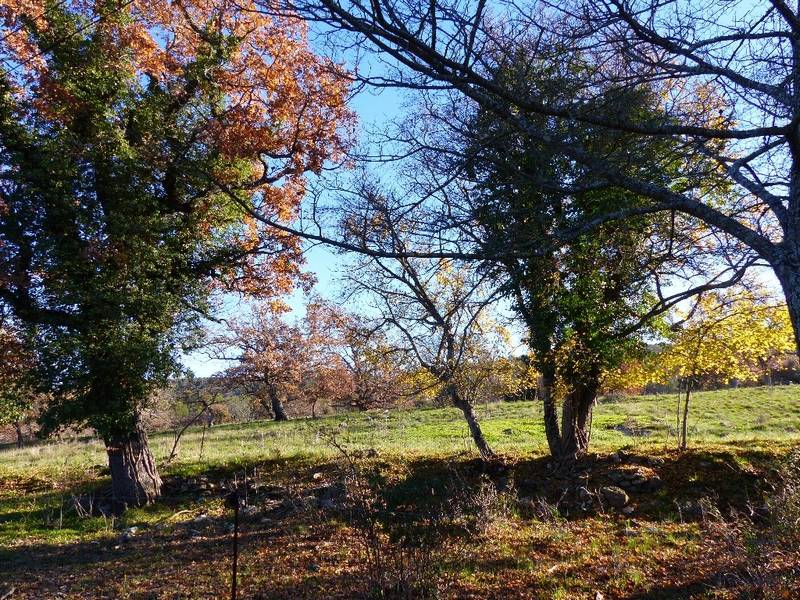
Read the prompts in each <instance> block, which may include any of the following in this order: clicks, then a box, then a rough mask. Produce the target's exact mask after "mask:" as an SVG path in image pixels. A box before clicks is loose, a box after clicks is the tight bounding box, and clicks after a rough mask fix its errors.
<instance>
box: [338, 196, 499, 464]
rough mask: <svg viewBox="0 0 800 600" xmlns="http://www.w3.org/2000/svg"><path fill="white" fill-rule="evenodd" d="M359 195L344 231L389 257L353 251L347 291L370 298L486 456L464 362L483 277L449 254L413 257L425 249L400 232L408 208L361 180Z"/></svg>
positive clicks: (406, 226) (469, 355)
mask: <svg viewBox="0 0 800 600" xmlns="http://www.w3.org/2000/svg"><path fill="white" fill-rule="evenodd" d="M359 200H360V203H358V204H356V205H351V206H350V211H349V212H348V215H347V216H346V217H345V222H344V225H343V227H344V229H345V236H346V237H347V238H348V239H352V240H354V243H359V244H361V245H364V246H367V245H368V246H370V247H377V248H382V249H383V250H386V251H388V253H390V254H394V255H395V256H396V257H395V258H383V257H380V256H367V255H364V254H361V255H360V256H359V258H358V259H357V263H356V265H355V267H354V268H353V269H351V270H350V275H349V277H348V281H349V288H350V290H351V292H352V294H354V295H361V296H364V297H367V298H369V299H371V304H370V310H369V311H368V312H369V313H372V314H374V315H375V321H376V323H377V326H379V327H382V328H385V329H387V330H389V331H390V332H391V333H392V334H394V335H395V336H396V339H397V340H398V345H397V347H398V349H400V348H402V349H404V350H405V352H407V353H408V355H409V356H410V357H411V359H412V361H413V364H415V365H417V366H418V367H419V368H422V369H423V370H424V371H425V372H426V373H427V374H428V375H429V376H430V377H431V378H432V380H433V384H434V385H435V386H437V387H439V388H440V389H441V393H442V395H443V396H444V397H446V398H447V399H448V401H449V403H451V404H452V405H453V406H455V407H456V408H458V409H459V410H461V412H462V413H463V415H464V419H465V420H466V422H467V425H468V427H469V431H470V435H471V436H472V439H473V440H474V442H475V445H476V446H477V448H478V450H479V452H480V454H481V456H482V457H483V458H490V457H492V456H493V455H494V454H493V452H492V450H491V448H490V447H489V445H488V443H487V442H486V439H485V437H484V435H483V432H482V431H481V428H480V425H479V423H478V419H477V417H476V415H475V411H474V408H473V404H472V402H471V401H470V389H468V388H469V385H468V383H469V382H470V376H469V365H470V362H471V360H472V359H473V358H474V356H475V350H476V348H477V347H478V346H479V345H480V344H481V339H480V337H481V335H482V331H481V328H480V318H481V317H482V315H483V314H484V313H485V311H486V310H487V307H488V306H489V305H490V303H491V302H492V300H493V299H494V296H493V295H492V294H491V293H487V291H486V287H485V286H484V283H485V282H486V279H485V276H481V275H480V274H477V273H475V272H474V270H469V269H467V268H466V266H465V265H464V264H463V263H459V262H457V261H450V260H447V259H441V258H432V259H429V258H416V257H414V256H413V254H414V252H415V251H416V250H419V251H420V252H419V253H420V254H425V252H426V251H427V250H428V249H426V248H419V247H416V246H415V245H413V244H414V242H413V241H411V238H410V236H409V235H407V232H410V231H412V230H413V223H414V220H415V218H416V215H415V212H414V210H410V209H408V207H404V206H403V205H402V204H401V203H398V202H397V201H396V199H393V198H392V197H391V195H387V194H386V193H381V192H379V191H377V190H375V189H373V188H371V187H369V186H365V187H363V188H362V189H361V194H360V197H359ZM356 240H359V241H356Z"/></svg>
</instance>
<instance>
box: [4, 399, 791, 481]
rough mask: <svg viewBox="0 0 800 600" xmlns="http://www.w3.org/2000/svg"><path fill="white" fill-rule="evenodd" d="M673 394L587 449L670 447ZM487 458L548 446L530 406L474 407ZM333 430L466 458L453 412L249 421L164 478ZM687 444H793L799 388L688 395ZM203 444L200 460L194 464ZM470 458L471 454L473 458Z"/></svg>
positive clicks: (78, 449) (38, 462) (188, 439)
mask: <svg viewBox="0 0 800 600" xmlns="http://www.w3.org/2000/svg"><path fill="white" fill-rule="evenodd" d="M677 401H678V397H677V395H669V396H666V395H652V396H633V397H625V398H623V399H621V400H617V401H612V402H609V401H601V402H600V404H599V406H598V407H597V409H596V410H595V413H594V420H593V427H592V446H593V448H594V449H595V450H597V451H609V450H611V449H615V448H619V447H623V446H630V447H634V448H639V447H641V448H642V450H643V451H646V449H647V448H648V447H657V448H664V447H673V446H674V445H675V443H676V442H675V419H676V407H677ZM476 412H477V414H478V417H479V419H480V423H481V427H482V428H483V430H484V432H485V434H486V437H487V439H488V441H489V443H490V445H491V446H492V448H493V449H495V450H496V451H499V452H504V453H512V454H519V453H534V454H539V453H544V452H546V450H547V445H546V441H545V437H544V426H543V424H542V411H541V405H540V404H539V403H538V402H515V403H498V404H488V405H481V406H478V407H476ZM321 430H323V431H325V430H331V431H336V432H337V435H338V436H339V437H340V438H342V439H343V440H346V441H347V442H348V444H349V445H351V446H353V447H357V448H359V447H360V448H375V449H380V450H382V451H384V452H388V453H399V454H402V455H408V454H412V455H426V454H431V453H434V454H439V455H442V454H453V453H460V452H474V448H473V444H472V441H471V439H470V437H469V432H468V431H467V427H466V425H465V423H464V421H463V418H462V417H461V413H460V412H459V411H458V410H456V409H453V408H437V409H418V410H403V411H370V412H353V413H347V414H342V415H338V416H334V417H326V418H320V419H316V420H310V419H300V420H294V421H290V422H288V423H273V422H269V421H257V422H252V423H246V424H233V425H220V426H215V427H214V428H212V429H210V430H208V431H207V432H205V433H203V431H202V430H201V429H199V428H196V429H194V430H189V431H187V432H186V433H185V434H184V436H183V437H182V438H181V442H180V449H179V450H180V452H179V455H178V459H177V460H176V461H174V463H173V464H172V465H171V466H170V468H169V469H167V471H168V472H177V471H183V470H186V469H203V468H206V467H209V466H224V465H235V464H237V463H241V464H245V463H248V462H250V461H253V460H258V459H261V458H277V457H283V458H287V457H294V456H310V457H313V456H319V457H324V456H331V455H332V454H333V452H334V450H333V449H332V448H331V446H330V444H328V443H327V442H326V441H325V439H323V438H322V437H321V436H320V431H321ZM689 437H690V444H694V445H703V444H707V443H733V442H736V443H738V442H742V441H747V440H753V441H766V440H771V441H792V440H800V386H775V387H758V388H740V389H731V390H718V391H710V392H699V393H696V394H695V395H693V397H692V401H691V406H690V417H689ZM173 439H174V438H173V433H172V432H161V433H156V434H151V436H150V441H151V445H152V446H153V450H154V453H155V454H156V458H157V459H159V460H163V459H165V458H166V457H167V456H168V455H169V452H170V450H171V449H172V443H173ZM201 441H202V444H203V454H202V459H201V455H200V446H201ZM476 455H477V453H476ZM105 462H106V456H105V452H104V450H103V446H102V444H101V443H100V442H99V441H97V440H84V441H71V442H60V443H58V442H47V443H41V444H37V445H34V446H31V447H28V448H24V449H22V450H16V449H14V448H11V447H7V448H6V449H4V450H0V475H1V474H13V473H28V474H30V473H31V472H40V473H47V474H50V475H56V474H58V473H60V472H62V471H64V470H66V471H72V470H80V469H84V468H91V467H94V466H97V465H105Z"/></svg>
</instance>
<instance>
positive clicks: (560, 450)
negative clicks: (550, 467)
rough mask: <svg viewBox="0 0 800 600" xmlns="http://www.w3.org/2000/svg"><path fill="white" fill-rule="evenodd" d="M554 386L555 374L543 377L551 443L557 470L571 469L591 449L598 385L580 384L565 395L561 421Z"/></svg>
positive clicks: (545, 414) (543, 402)
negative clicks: (591, 428)
mask: <svg viewBox="0 0 800 600" xmlns="http://www.w3.org/2000/svg"><path fill="white" fill-rule="evenodd" d="M553 385H554V381H553V377H552V376H542V380H541V383H540V388H541V391H542V405H543V408H544V429H545V434H546V436H547V445H548V447H549V448H550V455H551V456H552V457H553V460H554V463H555V466H556V469H557V470H569V469H571V468H572V467H573V466H574V464H575V462H576V461H577V460H578V458H579V457H581V456H583V455H584V454H586V452H587V451H588V449H589V423H590V418H591V414H592V408H593V406H594V402H595V399H596V397H597V386H596V385H594V384H578V385H576V386H575V387H574V388H573V389H572V390H571V391H570V393H569V394H568V395H567V397H566V398H564V402H563V404H562V407H561V423H560V424H559V422H558V411H557V408H556V399H555V397H554V394H553Z"/></svg>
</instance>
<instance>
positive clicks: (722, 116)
mask: <svg viewBox="0 0 800 600" xmlns="http://www.w3.org/2000/svg"><path fill="white" fill-rule="evenodd" d="M283 8H284V9H290V10H293V11H297V12H300V13H301V14H303V16H305V17H306V18H309V19H311V20H312V21H315V22H317V23H318V28H319V29H320V30H321V31H323V32H324V33H325V34H326V35H327V39H328V41H329V42H330V44H331V48H332V49H334V50H337V51H339V52H341V53H342V54H340V56H342V57H347V58H354V60H358V59H359V58H360V57H361V56H362V55H363V54H364V53H365V52H369V53H371V57H372V58H370V60H367V61H363V62H362V63H361V64H362V65H366V66H368V67H370V68H366V67H364V68H362V69H361V70H359V71H358V72H357V76H358V77H359V78H360V80H361V81H362V82H363V83H366V84H370V85H374V86H379V87H380V86H402V87H406V88H409V89H417V90H425V91H427V92H433V93H444V94H455V95H460V96H461V97H462V98H463V99H464V102H468V103H474V104H476V105H478V106H480V107H482V108H484V109H489V110H492V111H494V112H495V113H496V114H497V116H498V117H500V118H502V119H505V120H506V121H507V122H508V123H509V124H511V125H513V126H514V127H517V128H519V129H520V130H522V131H524V132H525V133H526V134H527V135H529V136H531V137H538V139H539V140H540V142H541V143H542V144H547V145H549V146H550V147H551V149H552V151H557V152H560V153H562V154H563V156H564V157H565V158H566V159H568V160H570V161H574V162H575V163H577V164H580V165H582V166H583V167H584V168H586V170H587V172H588V173H590V174H591V175H592V177H593V178H594V185H603V184H612V185H615V186H619V187H621V188H624V189H626V190H629V191H631V192H634V193H636V194H639V195H641V196H643V197H646V198H648V199H649V202H648V204H647V205H646V206H637V207H636V208H626V209H623V210H618V211H611V212H609V213H607V214H604V215H602V216H600V217H598V218H596V219H593V220H592V221H590V222H586V223H581V224H577V225H576V226H574V227H571V228H570V229H569V230H567V231H559V232H553V236H554V237H556V238H560V239H561V240H568V239H570V238H571V237H574V236H576V235H580V234H581V233H585V232H586V231H590V230H591V229H592V228H594V227H597V226H599V225H601V224H602V223H604V222H608V221H611V220H619V219H624V218H626V217H629V216H631V215H632V214H636V215H638V214H642V213H643V212H659V211H676V212H679V213H683V214H685V215H688V216H690V217H692V218H695V219H698V220H700V221H702V222H704V223H705V224H707V226H709V227H711V228H713V229H714V230H715V231H716V232H718V233H719V235H724V236H728V237H730V238H731V239H734V240H736V241H737V242H738V243H740V244H741V245H742V246H744V247H746V248H747V249H749V250H750V251H752V252H753V253H755V255H757V257H758V259H759V260H760V261H762V262H764V263H766V264H768V265H769V266H770V267H771V268H772V269H773V270H774V272H775V275H776V277H777V278H778V280H779V281H780V283H781V286H782V288H783V291H784V293H785V295H786V300H787V304H788V306H789V309H790V314H791V317H792V321H793V323H794V327H795V333H796V337H797V342H798V347H799V348H800V8H798V7H790V6H789V5H787V4H786V3H785V2H783V0H761V1H755V2H749V1H748V2H744V1H741V2H740V1H731V2H713V1H702V2H681V1H678V0H667V1H665V2H661V1H658V2H657V1H656V0H641V1H636V0H600V1H595V0H591V1H590V0H571V1H568V2H559V3H553V2H550V1H548V0H530V1H529V2H523V3H519V2H512V1H510V0H509V1H505V0H501V1H499V2H494V3H487V2H485V0H436V1H432V2H418V1H416V0H373V1H370V2H363V1H361V0H285V3H284V6H283ZM265 10H275V8H274V7H273V8H269V9H268V8H267V7H266V5H265ZM521 46H524V47H525V48H527V49H528V50H527V51H528V52H529V54H530V56H531V59H530V61H529V68H530V72H531V74H532V75H533V74H536V73H537V72H540V73H542V74H546V73H548V72H551V71H552V70H554V69H557V70H562V71H563V70H569V69H571V68H572V67H573V66H574V65H575V64H576V63H578V62H580V64H584V65H585V64H588V65H591V68H589V69H584V70H583V71H582V77H583V81H582V82H581V83H582V85H581V86H580V88H579V89H576V90H575V91H574V92H573V93H572V94H571V95H570V96H569V97H565V98H557V99H554V100H553V99H544V98H543V97H542V95H541V94H539V93H537V90H536V89H535V88H525V87H524V86H519V85H513V84H512V83H507V82H506V83H501V82H498V79H497V78H496V77H495V76H494V75H495V73H496V72H497V69H498V67H501V66H502V65H504V64H507V63H508V62H510V61H511V60H512V59H513V58H514V57H515V56H516V53H517V52H518V49H519V48H520V47H521ZM641 87H645V88H647V89H650V90H652V91H653V92H654V93H656V94H657V96H658V97H659V98H661V106H660V111H658V112H656V113H654V114H652V115H651V116H650V117H649V118H647V119H636V120H632V119H630V118H628V117H627V116H625V113H624V111H619V112H618V113H615V111H614V110H613V108H614V105H615V102H616V100H617V99H618V97H619V96H618V94H619V92H620V91H624V90H628V89H631V88H641ZM542 116H544V117H547V118H549V119H551V120H553V121H556V122H560V123H563V124H565V126H566V127H568V126H569V124H571V123H582V124H585V125H589V126H591V127H593V128H594V130H595V132H596V135H604V133H605V134H608V135H611V136H613V135H615V132H625V133H627V134H630V135H631V136H633V141H632V142H629V144H630V143H636V140H637V139H639V140H648V139H652V138H658V139H663V138H668V139H671V140H673V141H674V145H673V148H674V160H683V161H685V164H686V169H685V170H686V172H685V173H684V176H683V177H675V178H671V179H670V180H668V181H664V180H663V179H662V178H652V177H642V176H639V175H637V174H636V173H635V172H631V170H630V169H628V168H626V167H627V162H626V156H627V147H625V146H621V147H619V148H616V149H615V150H614V151H611V152H606V153H597V152H593V151H591V150H590V149H588V148H586V147H584V146H583V145H582V144H581V143H580V142H579V141H576V140H570V142H569V143H564V140H563V139H559V138H553V137H551V136H550V135H549V134H548V132H547V131H543V130H542V128H541V126H539V125H537V123H538V122H541V119H540V117H542ZM628 147H629V146H628ZM697 157H703V158H706V159H709V160H710V161H712V162H713V163H714V164H715V165H716V167H715V169H716V174H718V175H721V177H719V183H718V185H717V186H716V189H713V190H709V189H708V177H709V176H710V175H712V173H709V172H707V171H705V170H704V169H706V168H707V167H703V170H698V169H697V166H698V164H699V163H698V161H697V160H696V159H697ZM702 164H703V165H707V164H708V163H707V162H706V161H702ZM645 172H648V170H646V171H645ZM559 184H560V185H563V182H560V183H559ZM586 185H589V183H588V182H587V184H586ZM353 249H358V248H357V247H356V248H353ZM373 250H374V249H373ZM507 250H509V249H507ZM512 250H513V251H516V252H528V253H531V252H535V251H536V249H530V248H520V249H512ZM428 254H429V255H432V254H438V255H439V256H443V257H444V256H457V257H459V258H472V257H475V258H481V256H475V255H476V254H480V253H477V252H474V251H470V250H463V249H462V250H460V251H453V250H444V249H440V248H436V249H429V250H428ZM483 257H485V252H484V253H483Z"/></svg>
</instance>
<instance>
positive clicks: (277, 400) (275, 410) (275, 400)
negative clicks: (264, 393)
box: [269, 386, 289, 421]
mask: <svg viewBox="0 0 800 600" xmlns="http://www.w3.org/2000/svg"><path fill="white" fill-rule="evenodd" d="M269 401H270V403H271V405H272V414H273V415H274V417H275V420H276V421H288V420H289V417H288V416H287V415H286V409H285V408H283V402H281V397H280V395H279V394H278V390H276V389H275V387H274V386H270V388H269Z"/></svg>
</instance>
